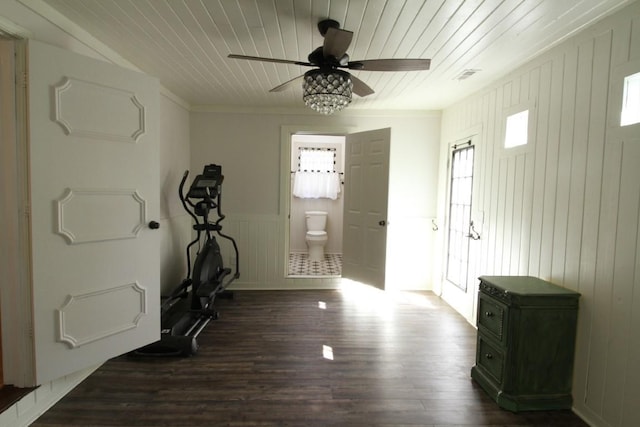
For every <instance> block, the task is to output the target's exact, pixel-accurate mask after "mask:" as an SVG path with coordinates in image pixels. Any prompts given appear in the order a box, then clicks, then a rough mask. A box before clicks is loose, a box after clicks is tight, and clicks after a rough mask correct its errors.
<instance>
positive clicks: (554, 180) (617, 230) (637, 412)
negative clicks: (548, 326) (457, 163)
mask: <svg viewBox="0 0 640 427" xmlns="http://www.w3.org/2000/svg"><path fill="white" fill-rule="evenodd" d="M638 60H640V2H635V3H633V4H631V5H630V6H628V7H627V8H625V9H623V10H621V11H620V12H618V13H616V14H615V15H613V16H611V17H609V18H607V19H605V20H603V21H601V22H599V23H597V24H596V25H595V26H593V27H591V28H589V29H587V30H585V31H583V32H581V33H580V34H578V35H577V36H575V37H574V38H572V39H570V40H568V41H566V42H565V43H563V44H561V45H560V46H558V47H557V48H555V49H553V50H551V51H549V52H547V53H545V54H543V55H541V56H540V57H538V58H536V59H535V60H533V61H531V62H529V63H528V64H527V65H525V66H524V67H522V68H521V69H519V70H518V71H516V72H514V73H512V74H510V75H509V76H507V77H505V78H502V79H500V81H499V82H497V83H496V84H494V85H492V86H491V87H489V88H488V89H487V90H485V91H482V92H481V93H478V94H476V95H473V96H470V97H468V98H467V99H465V100H463V101H462V102H460V103H458V104H457V105H455V106H452V107H451V108H448V109H446V110H445V111H444V113H443V121H442V145H441V147H442V149H443V151H445V152H446V146H447V144H449V143H450V142H452V141H455V140H456V139H458V138H460V137H463V136H466V135H467V134H469V132H473V131H474V130H475V131H478V130H479V144H478V150H479V152H478V157H477V167H478V168H477V169H476V170H477V175H476V180H477V181H478V186H477V188H476V191H475V194H474V203H475V205H476V209H474V215H476V218H479V219H481V218H484V223H483V224H482V227H481V230H479V231H480V233H481V235H482V239H481V240H480V241H479V243H478V245H480V246H479V247H477V248H476V250H475V251H474V254H475V257H474V259H473V260H472V268H473V269H475V273H476V277H477V275H482V274H498V275H502V274H504V275H533V276H539V277H541V278H543V279H547V280H550V281H551V282H554V283H556V284H558V285H561V286H564V287H566V288H569V289H572V290H575V291H578V292H580V293H581V294H582V297H581V300H580V311H579V325H578V336H577V351H576V359H575V367H574V383H573V397H574V408H575V411H576V412H577V413H579V414H580V415H581V416H582V417H583V418H585V419H586V420H587V421H588V422H589V423H591V424H592V425H595V426H637V425H640V400H639V398H638V396H640V394H639V393H638V390H640V367H639V366H638V361H640V333H638V331H639V330H640V274H638V273H639V272H640V252H639V251H638V246H639V245H640V239H639V238H638V236H639V230H640V168H638V164H639V162H640V132H639V133H636V134H635V140H633V139H631V140H624V139H621V138H620V137H619V135H618V133H617V132H616V130H615V128H613V127H611V126H610V125H609V124H608V123H607V116H608V112H609V113H610V112H612V111H614V110H615V109H617V108H619V105H617V104H615V105H614V103H613V102H611V100H612V94H613V91H612V90H611V86H610V84H611V76H613V75H615V74H616V73H617V70H618V69H619V67H621V66H624V64H626V63H628V62H629V61H638ZM637 64H638V67H640V62H637ZM636 71H639V70H636ZM519 104H528V105H530V106H531V108H532V112H533V113H534V115H533V117H531V118H530V120H533V126H532V128H531V137H532V139H531V142H530V146H529V148H527V149H517V150H514V151H508V152H505V151H504V150H502V149H501V148H500V146H501V145H500V144H501V141H502V126H503V115H504V112H505V111H508V110H509V109H510V108H511V107H512V106H514V105H519ZM445 158H446V156H443V157H442V160H441V170H442V171H443V173H442V174H441V184H440V190H441V195H440V197H439V199H440V210H439V212H440V215H441V217H442V216H443V215H444V210H443V208H442V206H444V204H443V201H444V199H445V197H444V195H445V192H446V184H445V182H446V174H445V173H444V171H445V170H446V164H445ZM478 223H480V221H478ZM438 279H439V278H438ZM476 289H477V286H476ZM438 290H442V291H443V292H444V293H445V294H446V288H440V286H438ZM471 292H473V293H475V290H472V291H471ZM462 314H463V315H465V316H467V318H470V319H472V318H473V315H472V313H469V312H464V313H462Z"/></svg>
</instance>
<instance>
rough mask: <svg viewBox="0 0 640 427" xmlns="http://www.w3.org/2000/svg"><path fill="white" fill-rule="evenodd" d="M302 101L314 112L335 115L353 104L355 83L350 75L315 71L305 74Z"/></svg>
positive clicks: (339, 71)
mask: <svg viewBox="0 0 640 427" xmlns="http://www.w3.org/2000/svg"><path fill="white" fill-rule="evenodd" d="M302 90H303V95H302V100H303V101H304V103H305V105H306V106H307V107H309V108H311V109H312V110H315V111H317V112H319V113H322V114H333V113H334V112H336V111H340V110H342V109H343V108H344V107H346V106H347V105H349V104H350V103H351V97H352V92H353V82H352V81H351V76H350V74H349V73H347V72H344V71H341V70H335V69H329V70H322V69H315V70H310V71H307V72H306V73H304V81H303V82H302Z"/></svg>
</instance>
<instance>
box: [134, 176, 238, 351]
mask: <svg viewBox="0 0 640 427" xmlns="http://www.w3.org/2000/svg"><path fill="white" fill-rule="evenodd" d="M188 176H189V171H185V173H184V175H183V177H182V180H181V181H180V187H179V189H178V195H179V197H180V201H181V202H182V206H184V209H185V210H186V211H187V213H188V214H189V215H190V216H191V217H192V218H193V220H194V222H195V223H194V225H193V229H194V230H195V231H196V237H195V239H194V240H193V241H192V242H191V243H189V245H187V250H186V252H187V277H186V279H184V280H183V281H182V283H181V284H180V285H179V286H178V287H177V288H176V289H174V291H173V292H172V293H171V295H169V296H168V297H166V298H165V299H164V301H163V303H162V306H161V310H160V313H161V320H160V322H161V334H160V341H156V342H155V343H152V344H149V345H147V346H145V347H142V348H139V349H137V350H135V351H134V352H133V354H134V355H136V356H191V355H193V354H195V353H196V352H197V350H198V342H197V337H198V335H199V334H200V332H202V330H203V329H204V328H205V326H207V325H208V324H209V322H211V321H212V320H215V319H217V318H218V312H217V311H216V310H215V308H214V301H215V299H216V297H220V298H233V294H232V293H231V292H230V291H227V290H226V288H227V286H229V285H230V284H231V282H233V281H234V280H235V279H237V278H239V277H240V270H239V261H238V246H237V245H236V241H235V240H234V239H233V238H232V237H230V236H227V235H226V234H223V233H222V226H221V225H220V223H221V221H222V220H223V219H224V218H225V216H224V215H223V214H222V210H221V209H222V208H221V199H222V181H223V180H224V176H223V175H222V167H221V166H219V165H215V164H211V165H206V166H205V167H204V170H203V171H202V174H201V175H198V176H196V177H195V178H194V180H193V182H192V183H191V186H190V188H189V191H188V192H187V194H186V196H185V194H184V185H185V182H186V180H187V177H188ZM212 211H213V212H215V213H216V214H217V216H218V218H217V220H215V222H212V221H211V220H210V218H209V215H210V213H211V212H212ZM200 218H201V219H200ZM214 231H215V232H216V234H217V235H218V236H220V237H222V238H224V239H226V240H229V241H230V242H231V243H232V245H233V250H234V251H235V272H234V271H232V270H231V269H230V268H225V267H224V265H223V261H222V255H221V253H220V246H219V245H218V242H217V241H216V237H215V236H214V235H213V233H212V232H214ZM203 237H204V243H203V242H202V239H203ZM194 245H199V248H198V252H197V255H196V259H195V262H194V263H193V271H192V269H191V250H192V247H193V246H194ZM192 273H193V274H192Z"/></svg>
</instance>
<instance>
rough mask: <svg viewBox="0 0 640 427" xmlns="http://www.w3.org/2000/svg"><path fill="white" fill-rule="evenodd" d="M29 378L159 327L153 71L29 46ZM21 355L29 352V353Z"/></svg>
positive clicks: (143, 337) (71, 367) (88, 362)
mask: <svg viewBox="0 0 640 427" xmlns="http://www.w3.org/2000/svg"><path fill="white" fill-rule="evenodd" d="M28 51H29V52H28V71H29V72H28V88H29V90H28V94H29V97H28V116H29V132H30V136H29V146H28V157H29V168H30V171H29V177H28V180H29V191H30V207H26V210H27V211H28V212H29V211H30V222H31V235H30V244H31V266H32V268H31V276H32V277H31V281H32V307H33V314H32V316H33V346H34V354H33V359H34V360H33V365H34V371H35V372H34V383H35V384H42V383H44V382H46V381H50V380H52V379H55V378H58V377H61V376H63V375H65V374H68V373H71V372H75V371H78V370H80V369H83V368H86V367H88V366H93V365H96V364H99V363H101V362H103V361H105V360H107V359H109V358H111V357H114V356H117V355H120V354H123V353H125V352H127V351H130V350H132V349H135V348H137V347H139V346H142V345H145V344H148V343H150V342H153V341H156V340H157V339H159V333H160V324H159V323H160V322H159V320H160V315H159V302H160V295H159V289H160V277H159V275H160V274H159V272H160V268H159V260H160V256H159V238H160V235H159V233H158V232H154V231H153V230H151V229H150V228H149V227H148V223H149V222H150V221H151V220H158V217H159V188H160V187H159V159H158V155H159V152H158V144H157V141H158V131H157V126H158V102H159V86H158V82H157V80H156V79H154V78H151V77H149V76H146V75H143V74H140V73H137V72H134V71H131V70H126V69H123V68H120V67H118V66H114V65H112V64H108V63H106V62H102V61H98V60H94V59H91V58H88V57H85V56H82V55H78V54H75V53H72V52H69V51H66V50H63V49H59V48H55V47H52V46H49V45H46V44H43V43H39V42H33V41H32V42H29V48H28ZM25 363H26V362H25Z"/></svg>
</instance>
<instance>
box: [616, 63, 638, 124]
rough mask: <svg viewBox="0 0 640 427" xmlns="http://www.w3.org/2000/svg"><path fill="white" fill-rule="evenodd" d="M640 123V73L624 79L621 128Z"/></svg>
mask: <svg viewBox="0 0 640 427" xmlns="http://www.w3.org/2000/svg"><path fill="white" fill-rule="evenodd" d="M636 123H640V72H639V73H635V74H632V75H630V76H626V77H625V78H624V88H623V92H622V112H621V113H620V126H629V125H634V124H636Z"/></svg>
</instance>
